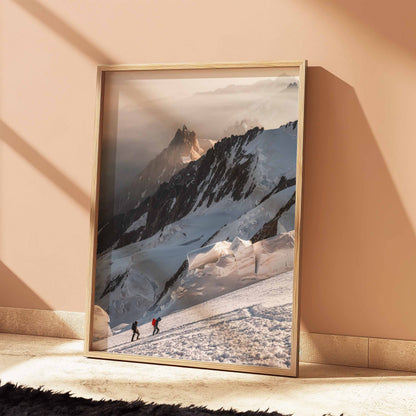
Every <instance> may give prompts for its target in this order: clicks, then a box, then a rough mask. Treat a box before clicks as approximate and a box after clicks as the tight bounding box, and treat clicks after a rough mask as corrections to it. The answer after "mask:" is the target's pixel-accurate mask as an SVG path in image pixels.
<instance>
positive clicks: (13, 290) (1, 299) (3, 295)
mask: <svg viewBox="0 0 416 416" xmlns="http://www.w3.org/2000/svg"><path fill="white" fill-rule="evenodd" d="M0 276H1V290H0V305H1V306H3V307H10V308H14V307H16V306H15V305H16V298H19V299H24V307H25V308H29V309H45V310H51V309H52V308H51V306H50V305H48V304H47V303H46V302H45V301H44V300H43V299H42V298H41V297H39V296H38V295H37V294H36V293H35V292H34V291H33V290H32V289H31V288H30V287H29V286H28V285H27V284H26V283H24V282H23V281H22V280H21V279H20V278H19V276H17V275H16V274H15V273H13V271H11V270H10V269H9V268H8V267H7V266H6V265H5V264H4V263H3V262H2V261H0Z"/></svg>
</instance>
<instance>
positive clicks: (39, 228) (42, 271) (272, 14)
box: [0, 0, 416, 339]
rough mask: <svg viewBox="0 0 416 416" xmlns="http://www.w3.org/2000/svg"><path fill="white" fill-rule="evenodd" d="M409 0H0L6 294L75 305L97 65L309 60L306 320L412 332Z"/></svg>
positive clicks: (308, 326) (415, 227) (0, 246)
mask: <svg viewBox="0 0 416 416" xmlns="http://www.w3.org/2000/svg"><path fill="white" fill-rule="evenodd" d="M415 18H416V2H414V1H413V0H408V1H404V0H402V1H396V2H394V3H391V2H380V1H375V0H371V1H367V2H362V1H359V0H348V1H347V0H332V1H330V2H328V1H323V0H303V1H301V0H280V1H276V0H268V1H266V0H258V1H248V0H230V1H227V2H224V1H218V0H210V1H207V0H201V1H195V0H170V1H168V0H165V1H163V0H160V1H149V0H143V1H140V0H134V1H133V0H109V1H106V2H102V1H92V0H72V1H64V0H53V1H52V0H48V1H40V0H32V1H26V0H1V1H0V66H1V72H0V94H1V95H0V230H1V232H0V259H1V263H0V278H1V292H0V305H2V306H13V307H27V308H41V309H56V310H69V311H84V310H85V304H86V296H85V295H86V287H87V270H88V250H89V247H88V245H89V197H90V185H91V172H92V163H93V127H94V105H95V82H96V65H97V64H114V63H162V62H213V61H262V60H296V59H305V58H306V59H308V60H309V70H308V74H307V78H308V79H307V104H306V131H305V159H304V163H305V180H304V218H303V220H304V239H303V262H302V269H303V280H302V285H301V296H302V298H301V318H302V325H303V329H304V330H307V331H312V332H322V333H333V334H347V335H363V336H374V337H387V338H401V339H416V323H415V322H416V319H415V316H416V302H415V301H414V296H415V293H416V277H415V276H416V254H415V253H416V234H415V232H416V192H415V191H416V175H415V168H414V163H412V162H413V159H414V155H415V154H416V140H415V133H414V131H415V130H414V120H415V102H416V70H415V68H416V25H415V24H414V21H415Z"/></svg>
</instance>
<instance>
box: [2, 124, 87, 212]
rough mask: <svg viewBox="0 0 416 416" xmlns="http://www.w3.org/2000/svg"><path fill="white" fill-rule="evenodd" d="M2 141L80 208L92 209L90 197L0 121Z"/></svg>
mask: <svg viewBox="0 0 416 416" xmlns="http://www.w3.org/2000/svg"><path fill="white" fill-rule="evenodd" d="M0 140H1V141H2V142H4V143H5V144H7V145H8V146H9V147H11V148H12V149H13V150H14V151H15V152H16V153H17V154H19V155H20V156H21V157H23V158H24V159H25V160H26V161H27V162H29V163H30V164H31V165H32V166H33V167H35V168H36V169H37V170H38V171H39V172H40V173H42V174H43V175H45V176H46V177H47V178H48V179H49V180H50V181H51V182H53V183H54V184H55V185H56V186H57V187H58V188H60V189H62V190H63V191H64V192H65V193H66V194H67V195H68V196H69V197H70V198H72V199H73V200H74V201H75V202H76V203H77V204H78V205H79V206H81V207H82V208H83V209H85V210H87V211H88V210H89V209H90V197H89V195H88V194H86V193H85V192H84V191H83V190H82V189H81V188H80V187H79V186H78V185H77V184H75V183H74V182H73V181H72V179H70V178H69V177H68V176H66V175H65V174H64V173H62V171H60V170H59V169H58V168H57V167H56V166H55V165H54V164H53V163H51V162H50V161H49V160H48V159H46V158H45V157H44V156H43V155H42V154H41V153H39V152H38V151H37V150H36V149H35V148H34V147H33V146H31V145H30V144H29V143H28V142H27V141H26V140H24V139H23V138H22V137H21V136H19V135H18V134H17V133H16V132H15V131H14V130H13V129H12V128H10V127H9V126H8V125H7V124H6V123H5V122H3V121H2V120H0Z"/></svg>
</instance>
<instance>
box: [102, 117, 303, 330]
mask: <svg viewBox="0 0 416 416" xmlns="http://www.w3.org/2000/svg"><path fill="white" fill-rule="evenodd" d="M296 133H297V128H296V123H288V125H286V126H282V127H281V128H279V129H274V130H266V131H261V130H259V133H258V134H257V133H256V134H257V136H254V138H253V139H251V141H249V140H246V141H243V140H240V141H238V140H237V141H235V138H234V139H233V140H234V141H235V143H236V145H235V146H234V147H232V148H228V150H227V152H229V153H227V154H226V155H225V158H226V162H227V165H228V166H229V168H230V170H226V171H225V172H226V173H227V172H230V174H232V168H233V167H235V166H236V164H243V165H244V163H246V162H245V160H246V159H247V160H250V164H249V165H248V168H247V169H248V172H249V173H248V178H247V181H246V182H245V183H244V184H243V189H242V192H241V194H242V195H247V196H244V197H243V198H242V199H240V200H238V201H236V200H234V198H233V197H232V195H231V191H230V193H229V194H225V195H224V196H223V197H222V198H221V199H219V200H218V201H216V200H213V201H212V200H210V201H208V200H205V199H204V195H205V194H206V192H207V191H208V190H209V189H212V178H213V177H214V176H215V175H217V171H216V170H215V169H216V167H215V166H213V167H212V169H211V172H210V173H209V175H208V176H207V177H206V178H204V181H203V182H201V183H200V188H198V189H199V191H198V197H197V198H196V199H195V201H194V206H193V208H192V209H191V211H190V212H189V213H188V214H187V215H185V216H183V217H182V218H180V219H179V220H177V221H173V222H172V223H168V224H167V225H165V226H164V227H163V228H162V229H160V230H159V231H158V232H156V233H155V234H153V235H152V236H150V237H148V238H146V239H144V240H141V241H136V242H133V243H130V244H128V245H125V246H123V247H120V248H117V249H115V248H114V247H113V249H111V250H108V251H106V252H104V253H103V254H102V255H101V256H99V257H98V259H97V266H96V291H95V293H96V303H97V304H98V305H100V306H101V307H102V308H103V309H105V310H106V311H107V312H108V314H109V316H110V326H111V327H112V328H114V327H115V326H117V325H119V324H121V323H126V322H132V321H134V320H136V319H138V320H140V319H141V318H143V319H144V316H145V313H146V311H148V310H149V308H151V307H152V306H153V305H154V304H155V302H156V300H158V298H159V296H160V295H161V293H163V290H164V288H165V285H166V282H167V281H169V279H171V278H172V276H174V275H175V273H177V272H178V269H180V267H181V266H182V265H183V262H184V261H185V260H186V259H187V255H188V253H190V252H192V251H193V250H195V249H200V248H201V247H203V246H204V245H206V244H210V243H216V242H227V241H228V242H229V241H232V240H234V239H235V238H236V237H239V238H240V239H242V240H249V239H251V238H252V237H253V235H254V234H255V233H256V232H257V231H259V230H260V229H261V228H262V227H263V225H264V224H265V223H267V222H268V221H270V220H271V219H272V217H273V216H274V215H275V214H276V213H277V212H278V211H279V210H280V209H281V208H282V207H284V206H285V204H286V203H287V202H288V201H289V199H290V198H291V197H292V196H293V193H294V192H295V186H290V187H287V188H286V189H283V190H281V191H280V192H276V193H273V192H274V191H273V190H274V189H275V188H276V185H277V184H278V183H279V180H280V179H281V178H282V177H285V178H287V179H289V178H293V177H294V176H295V170H296ZM223 140H227V139H223ZM216 146H217V145H216ZM214 150H215V149H211V152H214ZM203 157H205V156H203ZM203 157H202V158H203ZM202 158H201V159H202ZM201 159H200V160H201ZM198 162H199V161H198ZM198 162H193V163H198ZM218 163H219V162H218ZM219 166H220V164H219V165H218V166H217V167H219ZM221 166H222V165H221ZM210 175H211V176H210ZM227 180H229V177H228V178H227V177H222V178H220V179H219V182H218V184H217V185H218V189H220V188H221V186H222V187H223V185H224V183H228V182H227ZM233 180H234V179H233ZM221 181H222V182H221ZM221 183H222V185H221ZM221 189H223V188H221ZM210 192H214V193H215V192H216V189H215V188H214V190H213V191H212V190H211V191H210ZM271 192H272V194H270V193H271ZM265 198H266V199H265ZM201 201H203V203H202V204H201V203H200V202H201ZM174 204H175V201H174V202H173V205H174ZM173 205H172V206H173ZM149 215H150V214H149ZM148 217H149V216H148V213H147V212H146V213H145V214H142V216H141V217H140V218H138V219H137V221H136V222H134V223H133V224H131V226H130V228H129V230H137V229H138V228H140V227H141V226H142V225H143V224H144V223H145V221H146V219H147V218H148ZM292 221H293V225H294V216H291V215H290V213H289V214H287V215H286V216H285V218H284V221H283V222H282V224H280V231H281V232H282V231H283V232H287V231H291V230H293V225H292V226H291V222H292ZM278 227H279V225H278ZM278 229H279V228H278ZM228 260H230V261H231V260H232V259H228ZM222 261H223V263H224V264H223V266H226V264H225V263H226V262H227V258H226V257H222ZM223 269H224V270H225V269H227V267H225V268H224V267H223ZM286 270H287V269H286ZM236 276H237V277H238V273H237V274H236ZM253 281H255V280H253ZM253 281H251V282H248V281H246V282H245V283H244V285H246V284H248V283H253ZM224 283H225V285H224V287H223V289H221V290H220V291H219V292H215V293H212V295H214V294H215V295H216V296H217V295H221V294H223V293H225V292H228V291H232V290H235V289H237V288H239V287H241V286H242V284H241V280H239V279H238V278H235V279H234V280H229V281H228V282H226V281H224ZM211 287H214V286H213V284H212V285H211ZM195 293H197V291H194V294H195ZM201 300H202V301H204V300H207V297H204V296H202V298H201ZM191 303H192V304H195V299H193V300H192V302H191ZM162 306H163V305H162ZM165 306H166V305H165Z"/></svg>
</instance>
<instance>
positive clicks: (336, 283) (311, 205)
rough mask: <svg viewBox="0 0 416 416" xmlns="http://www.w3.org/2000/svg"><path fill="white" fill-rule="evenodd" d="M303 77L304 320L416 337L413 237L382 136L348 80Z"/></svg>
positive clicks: (317, 70)
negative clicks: (382, 149) (376, 132)
mask: <svg viewBox="0 0 416 416" xmlns="http://www.w3.org/2000/svg"><path fill="white" fill-rule="evenodd" d="M306 85H307V86H306V90H307V91H306V113H305V139H304V142H305V153H304V167H305V171H304V183H303V186H304V187H303V192H304V199H303V203H304V205H303V251H302V254H303V261H302V283H301V317H302V326H303V327H304V330H306V331H308V332H318V333H327V334H343V335H357V336H369V337H382V338H384V337H385V338H397V339H416V327H415V325H414V324H413V322H414V319H412V318H411V317H414V316H415V315H416V306H415V302H414V293H415V292H416V279H414V271H415V270H416V256H414V253H415V252H416V237H415V234H414V231H413V228H412V224H411V222H410V220H409V218H408V216H407V213H406V210H405V209H404V207H403V204H402V201H401V200H400V196H399V194H398V192H397V190H396V187H395V184H394V183H393V180H392V178H391V175H390V172H389V168H388V166H387V165H386V163H385V161H384V159H383V156H382V154H381V152H380V149H379V146H378V144H377V140H376V138H375V137H374V135H373V133H372V131H371V128H370V126H369V124H368V122H367V120H366V117H365V115H364V112H363V109H362V108H361V105H360V103H359V101H358V98H357V95H356V93H355V91H354V89H353V88H352V87H351V86H350V85H348V84H347V83H345V82H344V81H342V80H341V79H339V78H337V77H336V76H334V75H333V74H331V73H330V72H328V71H326V70H325V69H324V68H322V67H310V68H309V69H308V73H307V83H306ZM386 294H389V296H386ZM340 311H344V314H342V313H340Z"/></svg>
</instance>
